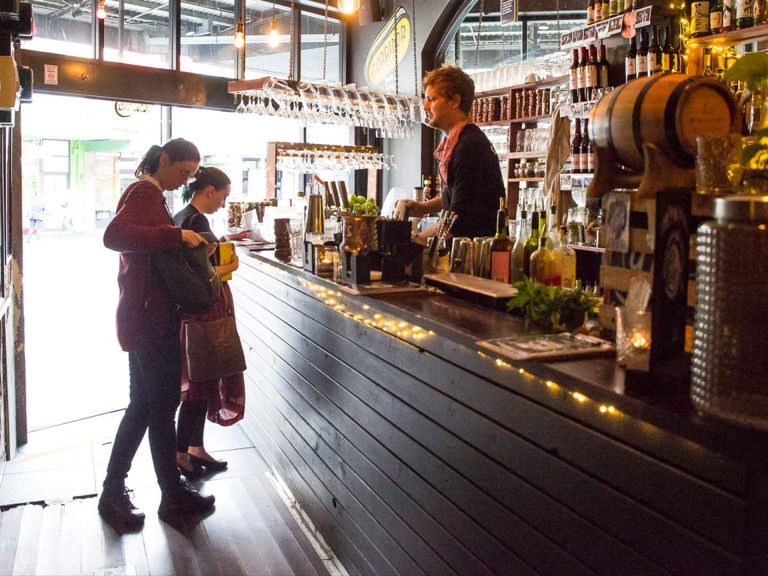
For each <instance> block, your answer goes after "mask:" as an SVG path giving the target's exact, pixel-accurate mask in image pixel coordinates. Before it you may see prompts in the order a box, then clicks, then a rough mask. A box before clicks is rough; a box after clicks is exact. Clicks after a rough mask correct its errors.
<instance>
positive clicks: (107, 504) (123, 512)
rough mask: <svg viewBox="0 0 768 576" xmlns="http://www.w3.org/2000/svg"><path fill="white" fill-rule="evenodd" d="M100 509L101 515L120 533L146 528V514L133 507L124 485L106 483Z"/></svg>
mask: <svg viewBox="0 0 768 576" xmlns="http://www.w3.org/2000/svg"><path fill="white" fill-rule="evenodd" d="M98 508H99V515H100V516H101V517H102V518H104V520H105V521H106V522H107V524H109V525H110V526H112V528H114V529H115V530H117V531H118V532H131V531H135V530H140V529H141V528H142V526H144V512H142V511H141V510H139V509H138V508H136V506H134V505H133V502H131V497H130V495H129V490H128V489H127V488H126V487H125V485H124V484H108V483H106V482H105V483H104V491H103V492H102V493H101V497H100V498H99V506H98Z"/></svg>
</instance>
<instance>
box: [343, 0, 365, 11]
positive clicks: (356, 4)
mask: <svg viewBox="0 0 768 576" xmlns="http://www.w3.org/2000/svg"><path fill="white" fill-rule="evenodd" d="M338 6H339V11H340V12H341V13H342V14H354V13H355V12H357V10H358V8H360V0H339V4H338Z"/></svg>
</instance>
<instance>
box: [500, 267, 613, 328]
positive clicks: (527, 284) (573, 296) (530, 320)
mask: <svg viewBox="0 0 768 576" xmlns="http://www.w3.org/2000/svg"><path fill="white" fill-rule="evenodd" d="M513 286H514V287H515V288H517V295H516V296H515V297H514V298H512V299H511V300H509V301H508V302H507V312H509V313H511V314H516V315H518V316H522V317H523V318H525V323H526V327H529V328H536V329H538V330H542V331H544V332H551V331H553V330H562V329H563V328H564V329H565V330H568V331H573V330H576V329H577V328H579V327H581V325H582V324H583V323H584V318H585V317H586V315H587V314H589V313H592V312H593V310H594V309H595V307H596V306H597V305H598V303H599V302H600V299H599V298H596V297H595V296H593V295H592V294H590V293H588V292H586V291H585V290H584V289H583V288H581V286H580V285H578V286H577V287H576V288H573V289H567V288H561V287H559V286H548V285H546V284H541V283H540V282H536V281H535V280H532V279H530V278H524V279H523V280H520V281H519V282H515V283H514V284H513Z"/></svg>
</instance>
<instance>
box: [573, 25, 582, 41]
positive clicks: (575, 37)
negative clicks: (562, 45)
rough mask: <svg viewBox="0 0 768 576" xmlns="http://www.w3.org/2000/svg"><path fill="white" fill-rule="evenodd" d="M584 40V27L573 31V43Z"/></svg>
mask: <svg viewBox="0 0 768 576" xmlns="http://www.w3.org/2000/svg"><path fill="white" fill-rule="evenodd" d="M582 40H584V28H581V29H580V30H574V31H573V43H574V44H575V43H577V42H581V41H582Z"/></svg>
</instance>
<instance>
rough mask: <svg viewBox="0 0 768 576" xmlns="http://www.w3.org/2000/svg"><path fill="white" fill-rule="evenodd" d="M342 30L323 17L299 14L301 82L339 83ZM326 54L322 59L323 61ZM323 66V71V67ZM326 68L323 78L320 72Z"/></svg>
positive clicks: (340, 79)
mask: <svg viewBox="0 0 768 576" xmlns="http://www.w3.org/2000/svg"><path fill="white" fill-rule="evenodd" d="M341 31H342V24H341V22H339V21H338V20H331V19H328V20H327V26H326V20H325V18H324V17H323V16H321V15H317V14H310V13H307V12H302V14H301V79H302V80H313V81H314V80H327V81H329V82H340V81H342V76H341V50H340V46H341V44H340V42H341ZM324 53H325V58H324ZM324 67H325V68H324ZM324 69H325V76H323V70H324Z"/></svg>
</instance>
